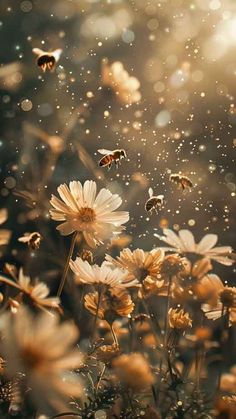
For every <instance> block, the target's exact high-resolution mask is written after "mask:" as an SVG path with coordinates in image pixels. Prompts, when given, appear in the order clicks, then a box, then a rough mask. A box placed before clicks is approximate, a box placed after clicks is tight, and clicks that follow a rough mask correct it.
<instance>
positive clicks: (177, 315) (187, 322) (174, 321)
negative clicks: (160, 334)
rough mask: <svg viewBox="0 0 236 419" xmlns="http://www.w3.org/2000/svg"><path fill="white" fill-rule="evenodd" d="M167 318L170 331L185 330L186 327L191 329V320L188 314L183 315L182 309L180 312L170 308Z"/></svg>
mask: <svg viewBox="0 0 236 419" xmlns="http://www.w3.org/2000/svg"><path fill="white" fill-rule="evenodd" d="M168 316H169V317H168V318H169V325H170V327H171V328H172V329H181V330H185V329H187V328H188V327H192V319H191V318H190V316H189V313H187V312H186V313H185V312H184V310H183V309H182V308H181V310H179V309H174V308H170V309H169V311H168Z"/></svg>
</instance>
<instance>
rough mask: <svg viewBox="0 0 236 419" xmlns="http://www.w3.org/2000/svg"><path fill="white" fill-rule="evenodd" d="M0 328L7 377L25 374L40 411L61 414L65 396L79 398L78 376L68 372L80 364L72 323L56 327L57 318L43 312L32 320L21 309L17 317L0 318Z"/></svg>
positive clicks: (25, 311) (74, 328) (8, 315)
mask: <svg viewBox="0 0 236 419" xmlns="http://www.w3.org/2000/svg"><path fill="white" fill-rule="evenodd" d="M0 329H1V333H2V335H3V339H2V343H1V353H2V354H3V356H4V357H5V359H6V373H7V375H8V376H9V378H13V377H14V376H15V375H17V374H18V373H19V372H21V373H23V374H25V380H26V384H27V387H28V388H29V389H30V392H29V395H30V396H31V398H32V401H33V403H34V404H35V405H36V406H37V407H38V408H39V409H40V410H41V411H42V412H45V413H47V412H49V413H50V412H53V411H61V410H62V409H65V402H66V400H67V399H68V398H69V397H72V396H78V397H80V396H81V395H82V386H81V382H80V379H79V377H78V375H75V374H73V373H72V372H70V370H72V369H75V368H78V367H80V366H81V363H82V356H81V353H80V352H79V350H78V349H76V348H75V346H74V344H75V342H76V341H77V338H78V330H77V328H76V327H75V326H74V325H73V324H72V323H69V322H67V323H63V324H60V323H59V318H58V317H57V316H53V315H49V314H47V313H41V314H40V315H38V316H37V317H35V316H33V315H32V314H31V313H30V312H29V311H28V310H26V308H21V309H20V310H19V312H18V313H17V315H12V314H11V313H8V314H5V315H3V316H2V317H1V319H0Z"/></svg>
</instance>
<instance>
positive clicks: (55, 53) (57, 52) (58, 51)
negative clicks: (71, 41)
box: [52, 48, 62, 61]
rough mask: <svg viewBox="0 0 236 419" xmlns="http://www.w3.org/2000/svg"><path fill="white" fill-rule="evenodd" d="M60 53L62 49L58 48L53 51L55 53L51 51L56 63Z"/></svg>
mask: <svg viewBox="0 0 236 419" xmlns="http://www.w3.org/2000/svg"><path fill="white" fill-rule="evenodd" d="M61 53H62V49H61V48H58V49H55V51H53V53H52V54H53V56H54V57H55V60H56V61H58V60H59V58H60V56H61Z"/></svg>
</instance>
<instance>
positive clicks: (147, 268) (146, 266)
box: [106, 249, 164, 284]
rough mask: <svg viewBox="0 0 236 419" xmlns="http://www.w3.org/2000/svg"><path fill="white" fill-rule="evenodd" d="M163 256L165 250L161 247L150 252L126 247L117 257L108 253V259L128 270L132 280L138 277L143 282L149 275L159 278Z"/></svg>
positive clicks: (129, 277) (155, 278)
mask: <svg viewBox="0 0 236 419" xmlns="http://www.w3.org/2000/svg"><path fill="white" fill-rule="evenodd" d="M163 257H164V252H163V251H162V250H160V249H153V250H151V251H150V252H145V251H144V250H142V249H136V250H134V251H133V252H131V250H130V249H124V250H122V252H120V256H119V257H117V258H116V259H114V258H112V257H111V256H109V255H106V260H107V261H108V262H109V263H112V264H113V265H115V266H118V267H119V268H122V269H125V270H127V271H128V273H129V275H128V277H127V278H128V279H129V280H130V281H132V280H134V279H137V280H138V281H139V283H141V284H142V283H143V281H144V280H145V279H146V278H147V277H151V278H152V279H153V280H157V279H158V274H159V272H160V265H161V262H162V260H163ZM160 279H161V278H160Z"/></svg>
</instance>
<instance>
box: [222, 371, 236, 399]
mask: <svg viewBox="0 0 236 419" xmlns="http://www.w3.org/2000/svg"><path fill="white" fill-rule="evenodd" d="M220 389H221V390H223V391H228V392H230V393H236V366H235V365H234V366H233V367H231V368H230V372H228V373H225V374H222V376H221V379H220Z"/></svg>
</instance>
